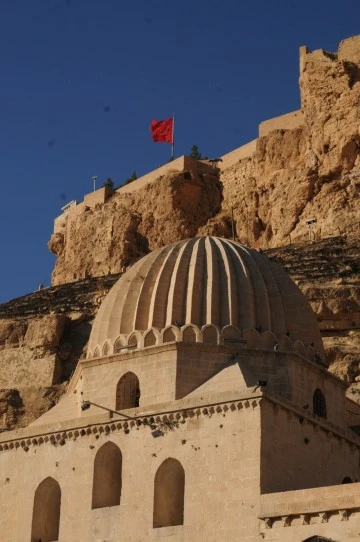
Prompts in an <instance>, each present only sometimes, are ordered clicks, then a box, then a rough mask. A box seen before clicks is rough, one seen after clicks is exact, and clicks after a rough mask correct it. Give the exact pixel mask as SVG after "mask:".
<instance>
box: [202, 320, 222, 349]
mask: <svg viewBox="0 0 360 542" xmlns="http://www.w3.org/2000/svg"><path fill="white" fill-rule="evenodd" d="M201 331H202V335H203V342H204V343H208V344H218V343H219V330H218V329H217V327H216V326H214V325H212V324H206V325H205V326H203V327H202V329H201Z"/></svg>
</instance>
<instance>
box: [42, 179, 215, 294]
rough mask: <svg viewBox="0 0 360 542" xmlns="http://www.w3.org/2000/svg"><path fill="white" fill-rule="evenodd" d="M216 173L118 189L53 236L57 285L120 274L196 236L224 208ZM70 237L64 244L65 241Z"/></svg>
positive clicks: (78, 215) (50, 246) (67, 223)
mask: <svg viewBox="0 0 360 542" xmlns="http://www.w3.org/2000/svg"><path fill="white" fill-rule="evenodd" d="M221 200H222V189H221V185H220V183H219V181H218V179H217V176H216V175H208V174H204V175H201V176H200V175H197V174H196V173H193V172H188V171H184V172H182V173H173V174H170V175H168V176H165V177H162V178H161V177H160V178H158V179H157V180H156V181H155V182H153V183H152V184H150V185H147V186H145V187H143V188H142V189H140V190H138V191H136V192H135V193H132V192H130V193H118V192H115V193H114V194H113V195H112V197H111V198H110V199H108V200H107V201H106V202H105V203H103V204H98V205H96V206H95V208H93V209H89V208H85V209H84V212H81V213H79V214H77V215H76V216H75V217H74V218H73V217H72V215H71V214H70V213H69V215H68V217H67V220H66V227H64V230H65V228H66V230H67V233H66V236H65V234H63V233H61V232H56V233H54V234H53V236H52V238H51V240H50V242H49V248H50V250H51V251H52V252H54V253H55V254H56V255H57V256H58V259H57V262H56V265H55V269H54V272H53V277H52V278H53V284H62V283H64V282H70V281H72V280H77V279H82V278H85V277H87V276H101V275H107V274H113V273H118V272H120V271H122V270H124V268H126V267H127V266H129V265H130V264H132V263H133V262H134V261H136V260H138V259H139V258H140V257H142V256H144V255H145V254H147V253H148V252H149V251H151V250H154V249H155V248H159V247H162V246H164V245H167V244H169V243H172V242H175V241H177V240H179V239H184V238H188V237H193V236H194V235H196V233H197V231H198V229H199V227H200V226H201V225H204V224H206V222H207V220H208V219H209V218H210V217H212V216H214V215H215V214H216V213H217V212H218V211H219V210H220V207H221ZM63 239H65V242H63Z"/></svg>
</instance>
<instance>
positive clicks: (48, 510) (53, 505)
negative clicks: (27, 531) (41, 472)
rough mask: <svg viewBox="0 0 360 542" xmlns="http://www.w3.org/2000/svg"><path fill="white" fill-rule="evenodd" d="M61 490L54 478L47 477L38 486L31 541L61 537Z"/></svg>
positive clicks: (51, 539) (48, 540)
mask: <svg viewBox="0 0 360 542" xmlns="http://www.w3.org/2000/svg"><path fill="white" fill-rule="evenodd" d="M60 505H61V490H60V486H59V484H58V483H57V481H56V480H54V478H50V477H49V478H45V480H43V481H42V482H41V483H40V484H39V485H38V487H37V489H36V491H35V497H34V508H33V517H32V526H31V542H38V541H39V540H41V542H53V541H55V540H58V539H59V526H60Z"/></svg>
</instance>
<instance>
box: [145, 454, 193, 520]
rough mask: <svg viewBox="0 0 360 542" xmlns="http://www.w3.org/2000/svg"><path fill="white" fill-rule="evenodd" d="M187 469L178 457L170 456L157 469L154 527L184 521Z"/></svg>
mask: <svg viewBox="0 0 360 542" xmlns="http://www.w3.org/2000/svg"><path fill="white" fill-rule="evenodd" d="M184 493H185V471H184V469H183V467H182V465H181V463H180V461H178V460H177V459H173V458H172V457H169V458H168V459H165V461H163V463H161V465H160V467H159V468H158V470H157V471H156V474H155V481H154V511H153V527H154V528H157V527H170V526H174V525H183V523H184Z"/></svg>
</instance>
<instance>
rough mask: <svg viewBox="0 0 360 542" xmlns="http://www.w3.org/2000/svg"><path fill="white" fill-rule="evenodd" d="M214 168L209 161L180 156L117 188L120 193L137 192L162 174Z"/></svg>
mask: <svg viewBox="0 0 360 542" xmlns="http://www.w3.org/2000/svg"><path fill="white" fill-rule="evenodd" d="M212 169H213V168H212V165H211V164H209V163H208V162H205V161H201V160H194V159H192V158H189V157H188V156H180V158H176V160H173V161H172V162H169V163H168V164H165V165H164V166H161V167H159V168H157V169H154V170H153V171H150V173H147V174H146V175H143V176H142V177H140V178H139V179H137V180H136V181H132V182H131V183H129V184H126V185H124V186H121V187H120V188H118V189H117V190H116V192H118V193H119V194H125V193H130V192H135V191H136V190H139V189H140V188H144V186H146V185H147V184H150V183H152V182H153V181H155V180H156V179H158V178H159V177H161V176H162V175H168V174H169V173H172V172H179V171H185V170H190V171H194V172H195V173H209V172H210V171H212Z"/></svg>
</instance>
